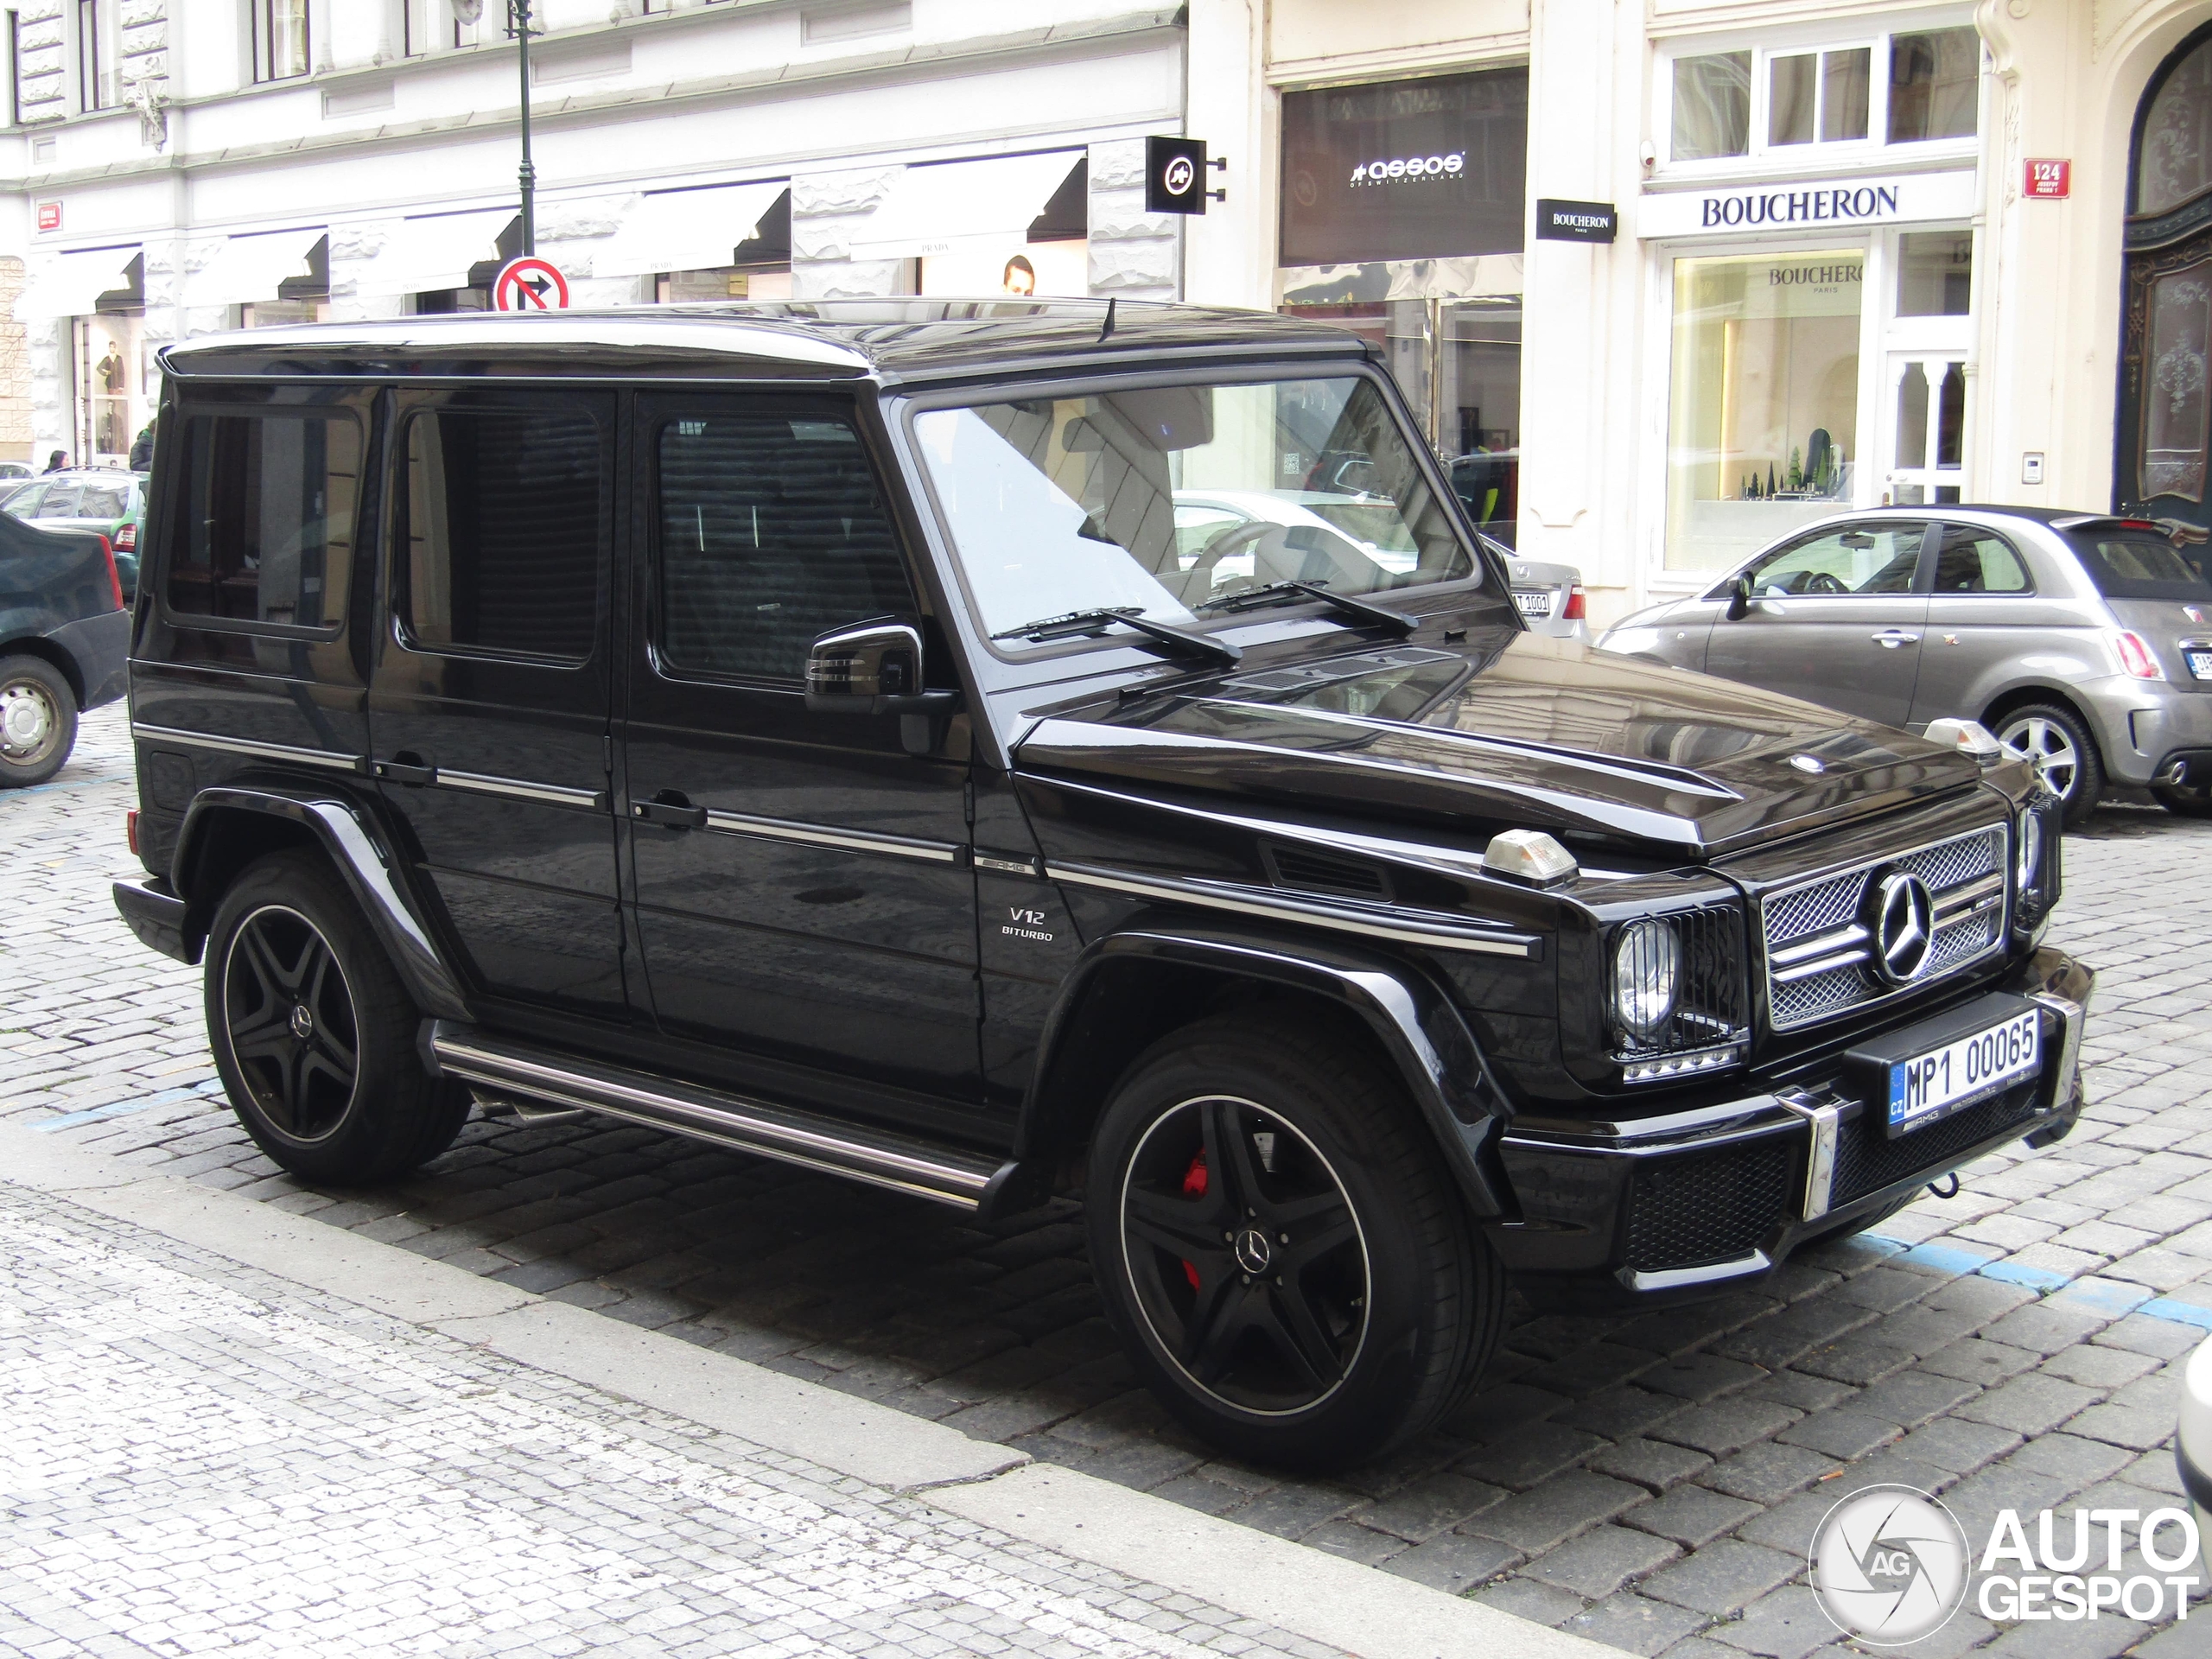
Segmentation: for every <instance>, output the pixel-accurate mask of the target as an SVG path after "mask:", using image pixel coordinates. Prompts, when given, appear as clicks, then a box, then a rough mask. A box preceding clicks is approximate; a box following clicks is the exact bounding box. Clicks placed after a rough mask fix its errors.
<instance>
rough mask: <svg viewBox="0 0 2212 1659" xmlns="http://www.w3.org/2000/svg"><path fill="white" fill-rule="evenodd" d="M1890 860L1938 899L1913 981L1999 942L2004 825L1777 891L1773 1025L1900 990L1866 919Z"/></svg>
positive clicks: (1769, 982)
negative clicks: (1879, 962) (1887, 975)
mask: <svg viewBox="0 0 2212 1659" xmlns="http://www.w3.org/2000/svg"><path fill="white" fill-rule="evenodd" d="M1891 865H1895V866H1896V867H1897V868H1901V869H1906V870H1910V871H1911V872H1912V873H1913V874H1915V875H1917V876H1918V877H1919V878H1920V879H1921V880H1923V881H1924V882H1926V883H1927V884H1928V891H1929V896H1930V897H1931V898H1932V899H1934V900H1935V904H1936V927H1935V938H1934V943H1933V944H1932V947H1931V949H1930V950H1929V963H1928V966H1927V968H1926V969H1924V970H1923V973H1922V975H1921V976H1920V977H1919V979H1917V980H1916V981H1915V982H1914V984H1915V985H1922V984H1926V983H1928V982H1931V981H1933V980H1935V979H1937V978H1939V977H1941V976H1943V975H1945V974H1948V973H1953V972H1955V971H1957V970H1958V969H1961V968H1964V967H1966V966H1967V964H1968V963H1973V962H1975V961H1978V960H1979V959H1980V958H1981V957H1984V956H1986V955H1987V954H1988V953H1989V951H1991V950H1993V949H1994V948H1996V947H1997V946H1998V945H1999V944H2001V943H2002V942H2003V939H2004V927H2005V879H2006V874H2007V872H2008V870H2009V869H2010V868H2011V866H2010V862H2009V860H2008V859H2007V857H2006V839H2005V826H2004V825H2003V824H2001V823H1993V824H1990V825H1989V826H1987V827H1986V828H1985V829H1973V830H1969V831H1967V833H1966V834H1965V835H1962V836H1953V837H1951V838H1950V839H1949V840H1948V841H1940V842H1936V844H1935V845H1934V846H1932V847H1923V848H1920V849H1916V850H1915V851H1913V852H1910V853H1906V854H1904V855H1902V856H1900V857H1897V858H1885V859H1876V860H1872V861H1869V862H1868V863H1866V864H1863V865H1861V866H1859V868H1857V869H1853V870H1847V871H1845V872H1844V873H1843V874H1840V875H1829V876H1823V877H1821V879H1820V880H1817V881H1810V882H1808V883H1806V884H1805V885H1804V886H1803V887H1793V888H1791V889H1790V890H1789V892H1787V893H1777V894H1774V895H1772V896H1771V897H1770V898H1768V899H1766V900H1765V901H1764V904H1763V905H1762V906H1761V910H1762V913H1763V915H1764V918H1765V924H1764V925H1765V942H1766V986H1767V1011H1768V1018H1769V1019H1770V1020H1771V1021H1772V1023H1773V1026H1774V1028H1775V1029H1776V1030H1777V1031H1787V1030H1789V1028H1790V1027H1793V1026H1802V1025H1808V1024H1810V1023H1812V1022H1813V1021H1815V1020H1824V1019H1827V1018H1829V1017H1831V1016H1833V1015H1835V1014H1844V1013H1847V1012H1848V1011H1849V1010H1851V1009H1853V1008H1855V1007H1859V1006H1861V1005H1862V1004H1864V1003H1867V1002H1872V1001H1877V1000H1878V999H1879V998H1882V997H1885V996H1888V995H1893V994H1894V993H1895V990H1896V988H1893V987H1891V985H1889V984H1888V983H1886V982H1885V981H1883V980H1882V979H1881V978H1880V977H1878V976H1877V975H1876V974H1875V972H1874V969H1873V967H1872V959H1873V938H1872V933H1871V932H1870V931H1869V930H1868V928H1867V927H1866V923H1865V920H1864V919H1863V912H1864V908H1865V905H1866V892H1867V888H1868V887H1869V885H1870V884H1871V883H1872V880H1873V878H1874V875H1875V873H1876V872H1877V871H1878V870H1881V869H1884V868H1888V867H1890V866H1891Z"/></svg>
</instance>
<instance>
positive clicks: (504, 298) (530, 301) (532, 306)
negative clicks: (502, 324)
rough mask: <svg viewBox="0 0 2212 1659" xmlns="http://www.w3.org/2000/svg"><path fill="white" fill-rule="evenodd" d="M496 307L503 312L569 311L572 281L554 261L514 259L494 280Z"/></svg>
mask: <svg viewBox="0 0 2212 1659" xmlns="http://www.w3.org/2000/svg"><path fill="white" fill-rule="evenodd" d="M492 303H493V305H495V306H497V307H498V308H499V309H500V310H502V311H565V310H567V309H568V308H569V279H568V278H567V277H563V275H562V274H561V268H560V266H558V265H556V264H554V263H553V262H552V261H551V260H550V259H540V258H537V257H536V256H534V255H526V256H524V257H522V258H520V259H510V260H508V261H507V263H506V264H504V265H501V266H500V267H499V276H498V277H495V278H493V283H492Z"/></svg>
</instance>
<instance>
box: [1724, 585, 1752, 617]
mask: <svg viewBox="0 0 2212 1659" xmlns="http://www.w3.org/2000/svg"><path fill="white" fill-rule="evenodd" d="M1750 614H1751V577H1750V576H1749V575H1741V576H1738V577H1737V578H1736V580H1735V581H1733V582H1730V583H1729V584H1728V620H1730V621H1731V622H1740V621H1742V620H1744V619H1745V617H1747V616H1749V615H1750Z"/></svg>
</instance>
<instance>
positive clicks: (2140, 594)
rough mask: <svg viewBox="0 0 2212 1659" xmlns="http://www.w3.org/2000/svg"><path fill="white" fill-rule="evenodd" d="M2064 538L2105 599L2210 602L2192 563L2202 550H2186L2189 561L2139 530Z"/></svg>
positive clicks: (2170, 545)
mask: <svg viewBox="0 0 2212 1659" xmlns="http://www.w3.org/2000/svg"><path fill="white" fill-rule="evenodd" d="M2067 539H2068V540H2069V541H2070V542H2072V543H2074V550H2075V552H2076V553H2078V554H2080V555H2081V556H2082V569H2085V570H2087V571H2088V573H2089V580H2090V581H2092V582H2095V583H2096V584H2097V591H2098V592H2099V593H2101V594H2103V595H2104V596H2105V597H2106V598H2107V599H2180V600H2192V599H2195V600H2202V599H2212V588H2208V587H2207V586H2206V585H2205V581H2204V573H2203V572H2202V570H2201V569H2199V568H2198V566H2197V564H2196V560H2199V559H2202V557H2203V556H2204V550H2203V549H2202V548H2192V549H2191V550H2190V554H2193V555H2194V558H2192V557H2191V556H2190V554H2183V552H2182V551H2181V550H2178V549H2177V548H2176V547H2175V546H2174V544H2173V543H2171V542H2169V541H2167V540H2166V539H2165V538H2164V537H2159V536H2154V535H2152V534H2150V533H2149V532H2148V531H2111V532H2107V533H2105V534H2101V535H2091V534H2087V533H2076V534H2075V535H2072V536H2069V537H2067Z"/></svg>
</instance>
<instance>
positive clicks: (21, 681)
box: [0, 513, 130, 789]
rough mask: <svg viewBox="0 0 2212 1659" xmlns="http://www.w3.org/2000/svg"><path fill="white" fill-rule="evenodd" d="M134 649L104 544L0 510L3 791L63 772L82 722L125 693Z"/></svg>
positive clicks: (0, 757)
mask: <svg viewBox="0 0 2212 1659" xmlns="http://www.w3.org/2000/svg"><path fill="white" fill-rule="evenodd" d="M129 651H130V613H128V612H126V611H125V610H124V608H123V583H122V580H121V578H120V577H118V575H117V574H116V569H115V555H114V552H113V551H112V550H111V549H110V548H109V546H108V544H107V543H106V541H105V539H104V538H103V537H99V536H93V535H87V534H86V533H84V532H83V531H37V530H33V529H32V528H31V527H30V526H29V525H28V524H22V523H21V522H19V521H17V520H16V519H14V518H9V517H8V516H7V515H6V514H5V513H0V789H21V788H23V787H24V786H26V785H31V784H42V783H44V782H45V781H46V780H47V779H49V778H51V777H53V776H54V773H55V772H59V771H60V770H61V768H62V766H63V765H64V764H65V763H67V760H68V759H69V752H70V750H72V749H73V748H74V747H76V743H77V716H78V715H79V714H80V713H82V712H83V711H84V710H86V709H96V708H98V707H99V705H100V704H102V703H104V702H114V701H115V700H116V699H117V698H118V697H119V696H122V695H123V694H124V688H125V686H126V684H127V676H126V664H127V662H128V656H129Z"/></svg>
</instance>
